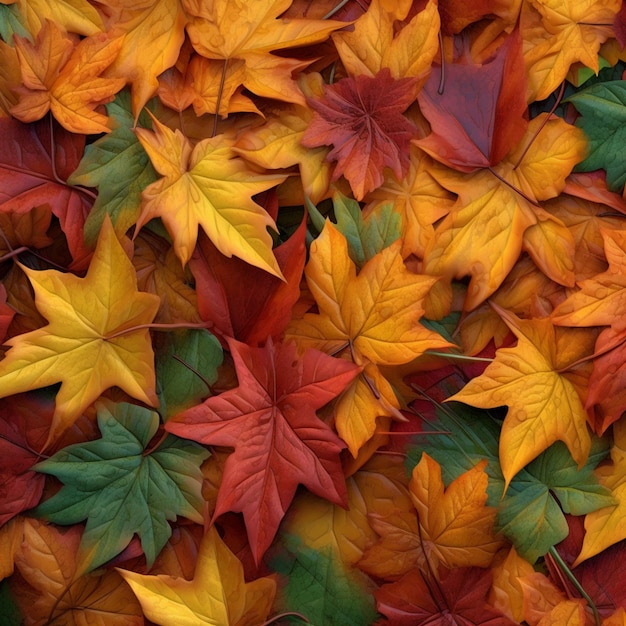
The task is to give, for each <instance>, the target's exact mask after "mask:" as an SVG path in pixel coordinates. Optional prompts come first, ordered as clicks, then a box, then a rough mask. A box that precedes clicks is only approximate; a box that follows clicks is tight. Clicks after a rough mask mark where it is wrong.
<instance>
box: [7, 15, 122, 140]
mask: <svg viewBox="0 0 626 626" xmlns="http://www.w3.org/2000/svg"><path fill="white" fill-rule="evenodd" d="M122 43H123V38H122V37H116V38H111V37H110V36H109V35H108V34H104V33H99V34H96V35H91V36H89V37H87V38H85V39H83V40H82V41H80V42H79V43H76V39H75V38H74V37H71V36H70V35H67V34H66V33H65V32H64V31H63V30H62V29H61V27H59V26H58V25H57V24H56V23H54V22H51V21H50V20H47V21H46V22H45V23H44V25H43V26H42V28H41V30H40V31H39V33H38V34H37V38H36V40H35V43H34V44H32V43H31V42H30V41H29V40H28V39H26V38H23V37H15V47H16V50H17V56H18V58H19V61H20V68H21V72H22V82H23V84H22V86H20V87H18V88H16V89H15V91H16V93H18V94H19V96H20V99H19V101H18V102H17V104H15V105H14V106H13V107H11V114H12V115H14V116H15V117H16V118H17V119H19V120H20V121H22V122H34V121H36V120H39V119H41V118H42V117H43V116H44V115H45V114H46V113H47V112H48V111H49V110H50V111H52V114H53V115H54V117H55V118H56V119H57V121H58V122H59V123H60V124H61V125H62V126H63V127H64V128H66V129H67V130H69V131H70V132H72V133H79V134H97V133H108V132H110V130H111V129H110V128H109V127H108V125H107V122H108V118H107V116H106V115H103V114H102V113H98V112H97V111H96V110H95V109H96V107H97V106H98V105H100V104H104V103H106V102H110V101H111V100H112V99H113V97H114V96H115V94H116V93H117V92H118V91H119V90H120V89H121V88H122V87H123V86H124V84H125V82H126V81H125V79H123V78H102V77H101V76H100V75H101V74H102V72H103V71H104V70H105V69H106V68H107V67H108V66H109V65H111V63H112V62H113V61H114V60H115V57H116V56H117V54H118V52H119V50H120V47H121V46H122Z"/></svg>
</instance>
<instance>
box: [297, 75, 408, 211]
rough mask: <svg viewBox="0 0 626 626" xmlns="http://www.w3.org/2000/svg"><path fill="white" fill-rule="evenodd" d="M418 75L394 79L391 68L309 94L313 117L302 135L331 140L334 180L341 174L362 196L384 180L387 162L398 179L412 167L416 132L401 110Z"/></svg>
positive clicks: (315, 141) (313, 141)
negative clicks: (320, 94) (318, 95)
mask: <svg viewBox="0 0 626 626" xmlns="http://www.w3.org/2000/svg"><path fill="white" fill-rule="evenodd" d="M415 83H416V81H415V80H414V79H410V78H403V79H398V80H396V79H394V78H393V77H392V76H391V73H390V71H389V70H388V69H387V68H384V69H382V70H381V71H380V72H378V73H377V74H376V75H375V76H373V77H371V78H370V77H368V76H357V77H355V78H343V79H341V80H340V81H338V82H336V83H334V84H333V85H328V86H327V87H326V88H325V91H324V95H323V97H322V98H320V99H315V98H308V99H307V103H308V105H309V106H310V107H311V108H312V109H313V119H312V120H311V121H310V123H309V125H308V127H307V129H306V130H305V131H304V134H303V135H302V138H301V140H300V141H301V143H302V145H303V146H305V147H307V148H318V147H319V146H324V145H332V146H333V149H332V150H331V151H330V152H329V153H328V154H327V156H326V160H327V161H336V162H337V164H336V166H335V170H334V172H333V178H332V180H337V179H338V178H339V177H340V176H341V175H343V176H345V178H346V179H347V180H348V182H349V183H350V186H351V187H352V191H353V192H354V197H355V198H356V199H357V200H361V199H362V198H363V196H364V195H365V194H366V193H367V192H369V191H372V190H373V189H376V188H377V187H380V185H381V184H382V182H383V168H384V167H389V168H391V169H392V171H393V173H394V174H395V176H396V178H397V179H398V180H400V179H401V178H403V176H404V174H406V172H407V170H408V168H409V146H410V141H411V139H412V137H413V136H414V135H415V133H416V129H415V127H414V126H413V124H412V123H411V122H410V121H409V120H408V119H407V118H406V117H404V116H403V115H402V113H403V112H404V111H405V110H406V109H407V108H408V106H409V105H410V104H411V102H412V101H413V99H414V95H413V89H414V87H415Z"/></svg>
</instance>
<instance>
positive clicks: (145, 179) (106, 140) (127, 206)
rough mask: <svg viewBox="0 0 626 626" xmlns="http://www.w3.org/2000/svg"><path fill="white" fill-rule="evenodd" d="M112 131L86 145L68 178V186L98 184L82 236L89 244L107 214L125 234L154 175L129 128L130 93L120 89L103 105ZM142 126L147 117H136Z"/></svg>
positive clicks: (135, 217) (130, 116) (146, 126)
mask: <svg viewBox="0 0 626 626" xmlns="http://www.w3.org/2000/svg"><path fill="white" fill-rule="evenodd" d="M106 109H107V113H108V115H109V118H110V120H111V125H112V126H114V127H113V130H112V131H111V132H110V133H109V134H108V135H105V136H104V137H101V138H100V139H98V140H96V141H94V142H93V143H92V144H90V145H88V146H86V148H85V152H84V155H83V158H82V159H81V161H80V163H79V164H78V167H77V168H76V169H75V170H74V171H73V172H72V174H71V175H70V177H69V178H68V179H67V182H68V184H69V185H73V186H75V185H82V186H83V187H98V197H97V198H96V201H95V202H94V204H93V207H92V208H91V211H90V212H89V217H88V218H87V221H86V222H85V229H84V233H85V239H86V241H87V243H89V244H90V245H91V244H93V243H95V241H96V240H97V236H98V232H99V230H100V226H101V224H102V220H103V219H104V215H105V214H108V215H109V217H110V218H111V221H112V222H113V225H114V226H115V232H116V233H117V234H118V236H120V237H121V236H122V235H124V234H126V232H127V231H128V229H129V228H130V227H131V226H132V225H133V224H134V223H135V222H136V220H137V217H138V216H139V211H140V205H141V192H142V191H143V190H144V189H145V188H146V187H147V186H148V185H149V184H150V183H152V182H154V181H155V180H156V178H157V175H156V172H155V171H154V168H153V167H152V163H151V162H150V159H149V158H148V155H147V154H146V152H145V150H144V149H143V148H142V146H141V144H140V143H139V140H138V139H137V136H136V135H135V133H133V131H132V130H131V129H132V128H133V127H134V126H135V120H134V119H133V116H132V113H131V112H130V96H129V94H128V93H127V92H120V93H119V94H118V95H117V97H116V98H115V100H114V101H113V102H111V103H109V104H107V105H106ZM139 123H140V124H141V125H142V126H143V127H144V128H150V127H151V122H150V118H149V117H148V116H147V115H146V114H144V115H141V116H140V117H139Z"/></svg>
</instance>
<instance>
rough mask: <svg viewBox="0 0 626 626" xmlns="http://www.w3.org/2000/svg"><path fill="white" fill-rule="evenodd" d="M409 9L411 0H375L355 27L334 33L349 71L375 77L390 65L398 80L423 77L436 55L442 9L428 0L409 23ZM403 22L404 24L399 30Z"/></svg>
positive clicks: (392, 73)
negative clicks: (408, 0)
mask: <svg viewBox="0 0 626 626" xmlns="http://www.w3.org/2000/svg"><path fill="white" fill-rule="evenodd" d="M419 6H423V5H422V4H421V3H420V5H419ZM410 8H411V3H410V2H402V3H397V2H396V3H390V2H385V1H384V0H372V2H371V3H370V5H369V7H368V9H367V11H366V12H365V13H364V14H363V15H362V16H361V17H360V18H359V19H358V20H356V22H355V24H354V30H352V31H347V30H346V31H341V32H339V33H334V34H333V35H332V38H333V43H334V44H335V46H336V48H337V52H338V53H339V56H340V57H341V62H342V63H343V65H344V67H345V68H346V70H347V71H348V73H349V74H351V75H352V76H358V75H365V76H374V75H375V74H377V73H378V72H380V71H381V70H382V69H383V68H389V70H390V72H391V75H392V76H393V77H394V78H396V79H399V78H403V77H416V78H418V79H420V80H423V79H424V77H425V75H426V74H427V72H428V70H429V69H430V65H431V63H432V60H433V58H434V57H435V55H436V54H437V48H438V32H439V23H440V20H439V12H438V11H437V2H434V1H433V0H429V1H428V2H426V4H425V6H423V8H422V10H421V11H418V12H417V13H416V14H414V15H412V17H411V19H410V20H409V22H408V23H406V21H405V20H406V18H407V17H408V14H409V10H410ZM401 21H404V23H403V24H402V27H401V28H400V29H399V32H398V28H397V26H398V23H399V22H401ZM418 84H419V83H417V84H416V86H417V85H418ZM414 93H415V92H414Z"/></svg>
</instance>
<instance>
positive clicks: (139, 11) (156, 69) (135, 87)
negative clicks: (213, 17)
mask: <svg viewBox="0 0 626 626" xmlns="http://www.w3.org/2000/svg"><path fill="white" fill-rule="evenodd" d="M103 4H105V5H106V6H107V7H109V9H112V11H111V15H110V16H109V17H108V19H107V22H108V24H109V25H110V26H109V32H111V33H112V34H113V35H114V36H115V35H117V34H118V33H119V34H120V35H122V36H123V38H124V39H123V43H122V46H121V48H120V50H119V52H118V54H117V56H116V58H115V60H114V61H113V63H111V65H110V66H109V67H108V68H107V70H106V76H107V77H108V78H117V79H121V80H124V82H126V83H130V84H131V86H132V115H133V118H134V119H135V120H137V119H138V118H139V114H140V112H141V109H142V108H143V107H144V105H145V104H146V102H147V101H148V100H149V99H150V98H151V97H152V96H153V95H154V94H155V92H156V90H157V87H158V84H159V83H158V80H157V77H158V76H159V74H162V73H163V72H164V71H165V70H167V69H169V68H170V67H172V66H173V65H174V64H175V63H176V59H177V58H178V54H179V52H180V48H181V46H182V44H183V41H184V38H185V34H184V28H185V23H186V17H185V14H184V11H183V9H182V6H181V5H180V3H179V2H178V0H159V1H158V2H150V1H145V0H144V1H143V2H134V3H133V4H132V7H131V6H129V5H128V4H127V3H125V2H122V1H120V0H105V1H104V2H103ZM146 44H148V45H149V47H148V48H147V47H146ZM151 50H158V54H153V53H152V52H151Z"/></svg>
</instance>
